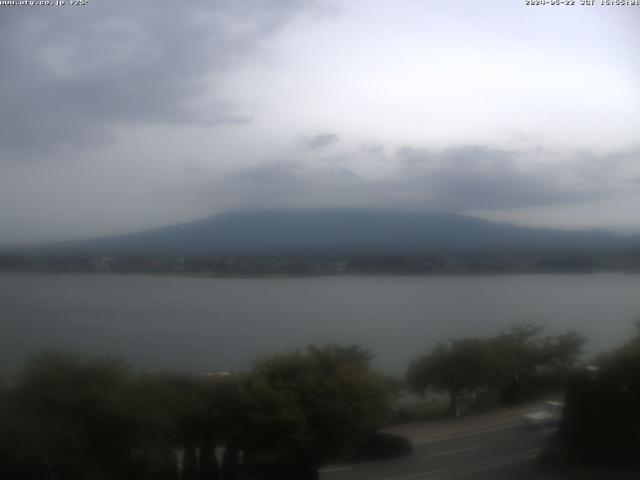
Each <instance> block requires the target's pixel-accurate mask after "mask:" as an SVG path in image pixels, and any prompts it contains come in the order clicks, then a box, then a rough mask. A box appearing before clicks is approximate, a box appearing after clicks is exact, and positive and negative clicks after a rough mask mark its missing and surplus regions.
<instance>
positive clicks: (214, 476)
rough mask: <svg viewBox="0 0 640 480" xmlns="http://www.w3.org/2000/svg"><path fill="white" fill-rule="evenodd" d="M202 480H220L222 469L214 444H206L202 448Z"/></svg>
mask: <svg viewBox="0 0 640 480" xmlns="http://www.w3.org/2000/svg"><path fill="white" fill-rule="evenodd" d="M200 480H220V467H219V466H218V459H217V458H216V448H215V445H214V444H213V443H212V442H205V443H203V444H202V447H201V448H200Z"/></svg>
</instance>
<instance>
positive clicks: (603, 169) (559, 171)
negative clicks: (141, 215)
mask: <svg viewBox="0 0 640 480" xmlns="http://www.w3.org/2000/svg"><path fill="white" fill-rule="evenodd" d="M545 155H546V156H547V157H548V156H549V155H550V154H549V152H543V151H537V150H532V151H508V150H500V149H492V148H486V147H478V146H466V147H459V148H455V149H450V150H445V151H443V152H433V151H429V150H416V149H411V148H405V149H402V150H400V151H399V152H398V153H397V155H396V157H397V158H396V160H397V161H398V167H397V168H396V170H395V171H394V172H393V173H392V174H390V175H388V176H385V177H384V178H381V179H375V180H372V179H367V178H365V177H363V176H361V175H354V174H351V175H343V174H341V173H340V172H341V171H342V170H341V169H336V168H335V167H334V168H331V169H326V170H322V169H321V168H319V167H317V166H316V167H311V166H307V165H305V164H302V163H299V162H298V163H297V162H293V161H284V162H276V163H271V164H262V165H260V166H258V167H253V168H248V169H243V170H239V171H236V172H234V173H232V174H230V175H228V176H225V177H222V178H220V179H218V180H217V181H216V182H214V184H213V185H211V186H210V187H208V188H207V189H206V191H204V192H202V191H201V194H203V195H204V196H205V197H207V198H208V201H209V202H210V203H211V204H212V207H214V208H216V209H220V210H225V209H230V208H231V209H233V208H277V207H318V206H368V207H392V208H410V209H431V210H443V211H457V212H462V211H468V210H486V211H490V210H499V209H505V208H521V207H531V206H555V205H570V204H578V203H581V202H588V201H593V200H598V199H604V198H608V197H611V196H614V195H616V194H618V193H620V191H621V188H622V187H621V185H622V184H623V183H625V182H627V183H628V182H631V181H632V179H633V177H628V178H627V177H626V176H625V174H624V172H625V168H626V166H627V165H628V164H629V163H633V161H634V159H637V158H638V154H637V152H627V153H616V154H611V155H602V156H596V155H594V154H587V153H578V154H574V155H572V156H571V158H569V159H566V160H565V161H564V162H561V163H557V164H555V166H554V167H553V168H549V167H548V166H545V163H544V162H542V161H541V162H538V164H537V166H534V167H532V166H531V162H530V159H531V157H537V158H539V157H542V156H545ZM587 158H588V160H589V162H587ZM522 159H526V160H529V161H525V162H523V161H522ZM539 160H544V158H539ZM586 163H589V164H590V165H591V167H590V169H589V171H588V172H586V171H585V164H586Z"/></svg>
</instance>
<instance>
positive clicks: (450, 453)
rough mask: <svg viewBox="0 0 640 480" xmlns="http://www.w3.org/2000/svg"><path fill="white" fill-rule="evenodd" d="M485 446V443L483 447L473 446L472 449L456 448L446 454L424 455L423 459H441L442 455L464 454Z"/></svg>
mask: <svg viewBox="0 0 640 480" xmlns="http://www.w3.org/2000/svg"><path fill="white" fill-rule="evenodd" d="M486 446H487V444H486V443H485V444H483V445H474V446H473V447H466V448H458V449H457V450H449V451H447V452H440V453H432V454H431V455H425V456H424V457H423V458H431V457H441V456H442V455H453V454H454V453H460V452H466V451H468V450H476V449H478V448H484V447H486Z"/></svg>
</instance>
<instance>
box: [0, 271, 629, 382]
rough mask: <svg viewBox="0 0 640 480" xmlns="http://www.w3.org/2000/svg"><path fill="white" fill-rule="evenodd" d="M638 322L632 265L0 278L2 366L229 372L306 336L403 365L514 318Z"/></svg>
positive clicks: (597, 329) (609, 336)
mask: <svg viewBox="0 0 640 480" xmlns="http://www.w3.org/2000/svg"><path fill="white" fill-rule="evenodd" d="M637 319H640V275H623V274H597V275H505V276H474V277H455V276H451V277H395V276H383V277H356V276H347V277H315V278H269V279H246V278H243V279H216V278H182V277H151V276H116V275H47V274H0V370H4V371H8V370H12V369H14V368H16V366H18V365H19V364H20V362H21V361H22V360H23V359H24V358H25V357H26V356H28V355H29V354H31V353H33V352H37V351H40V350H43V349H72V350H75V351H81V352H88V353H91V354H108V355H111V356H117V357H122V358H124V359H126V360H128V361H129V362H130V363H131V364H133V365H134V366H136V367H140V368H145V369H170V370H182V369H187V370H192V371H196V372H197V371H202V370H232V371H237V370H240V369H244V368H246V367H248V366H249V365H250V363H251V360H252V359H255V358H256V357H257V356H258V355H260V354H262V353H268V352H273V351H278V350H282V349H291V348H295V347H299V346H304V345H306V344H308V343H325V342H338V343H358V344H361V345H363V346H364V347H366V348H368V349H371V350H372V351H374V352H375V353H376V355H377V357H376V366H377V367H379V368H381V369H383V370H385V371H387V372H390V373H401V372H402V371H403V370H404V368H405V366H406V364H407V363H408V361H409V360H410V359H411V358H413V357H414V356H416V355H417V354H420V353H423V352H426V351H428V349H429V348H430V347H432V346H433V345H434V344H435V343H436V342H438V341H442V340H446V339H447V338H451V337H459V336H464V335H491V334H493V333H495V332H496V331H497V330H499V329H501V328H505V327H506V326H508V325H509V324H511V323H514V322H517V321H537V322H543V323H545V324H547V325H548V331H549V332H550V333H554V332H560V331H563V330H566V329H570V328H574V329H576V330H578V331H579V332H580V333H581V334H583V335H585V336H587V337H588V338H589V344H588V347H589V349H590V350H591V351H600V350H602V349H606V348H610V347H612V346H615V345H616V344H617V343H619V342H621V341H622V340H624V339H625V338H626V337H627V336H628V335H630V334H631V333H632V332H633V331H634V329H633V322H634V321H635V320H637Z"/></svg>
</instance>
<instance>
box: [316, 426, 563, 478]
mask: <svg viewBox="0 0 640 480" xmlns="http://www.w3.org/2000/svg"><path fill="white" fill-rule="evenodd" d="M550 433H551V431H550V430H543V431H541V430H530V429H527V428H526V427H525V426H524V425H522V424H512V425H506V426H500V427H496V428H488V429H484V430H481V431H477V432H471V433H465V434H460V435H455V436H451V437H448V438H443V439H438V440H430V441H424V442H418V443H416V444H414V451H413V453H412V454H411V455H410V456H409V457H405V458H401V459H394V460H386V461H378V462H370V463H361V464H354V465H345V466H341V467H335V468H328V469H325V470H323V471H321V475H320V478H321V479H322V480H439V479H447V478H452V477H456V478H465V479H470V480H477V479H496V480H498V479H523V480H525V479H538V478H554V476H548V475H547V474H544V473H543V472H542V471H541V470H540V469H539V467H538V466H537V464H536V457H537V455H538V454H539V452H540V450H541V449H542V447H543V446H544V443H545V440H546V438H547V437H548V436H549V434H550ZM557 478H559V477H557Z"/></svg>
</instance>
